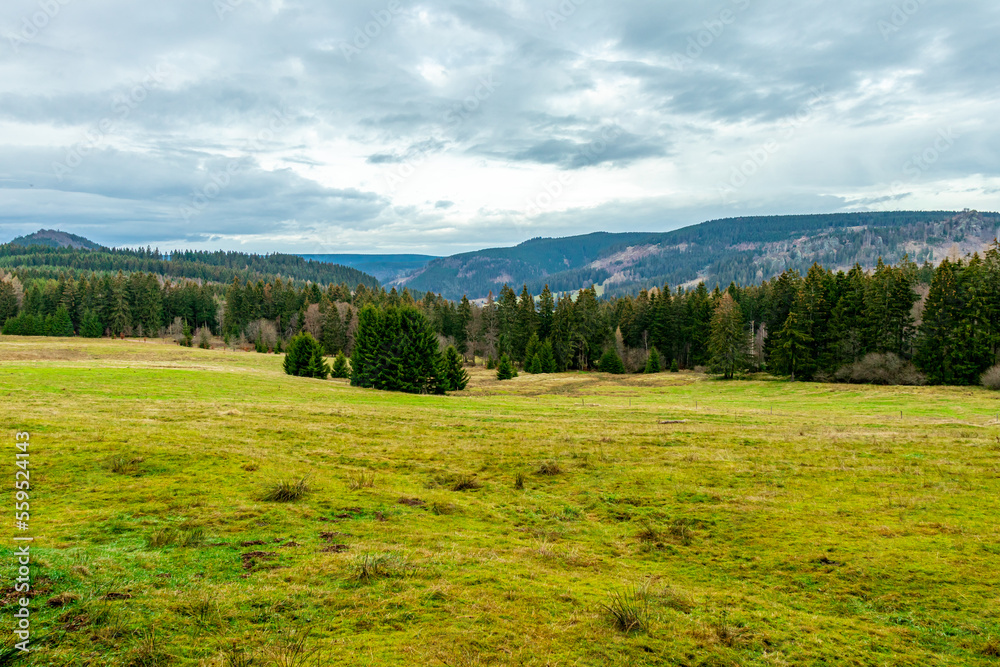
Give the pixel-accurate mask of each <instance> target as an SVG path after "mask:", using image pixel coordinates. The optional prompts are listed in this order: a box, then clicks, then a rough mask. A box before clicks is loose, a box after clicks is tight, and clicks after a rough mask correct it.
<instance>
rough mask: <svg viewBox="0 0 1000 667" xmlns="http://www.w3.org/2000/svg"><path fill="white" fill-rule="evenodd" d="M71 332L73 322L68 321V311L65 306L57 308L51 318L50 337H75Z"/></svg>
mask: <svg viewBox="0 0 1000 667" xmlns="http://www.w3.org/2000/svg"><path fill="white" fill-rule="evenodd" d="M75 333H76V332H75V331H73V320H71V319H70V316H69V311H68V310H66V307H65V306H59V308H58V309H57V310H56V312H55V315H53V316H52V330H51V331H50V332H49V335H50V336H59V337H64V338H65V337H68V336H73V335H75Z"/></svg>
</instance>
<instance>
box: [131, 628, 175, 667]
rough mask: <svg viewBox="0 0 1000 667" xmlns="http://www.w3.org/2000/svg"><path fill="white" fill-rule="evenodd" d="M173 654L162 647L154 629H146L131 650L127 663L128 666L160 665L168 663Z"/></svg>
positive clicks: (148, 666) (155, 666) (154, 666)
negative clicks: (169, 653)
mask: <svg viewBox="0 0 1000 667" xmlns="http://www.w3.org/2000/svg"><path fill="white" fill-rule="evenodd" d="M172 657H173V656H170V655H168V654H167V653H165V652H164V651H163V649H161V648H160V644H159V642H158V641H157V639H156V632H155V631H154V630H145V631H143V633H142V634H141V635H139V641H138V642H137V643H136V645H135V646H134V647H133V648H132V650H131V651H130V652H129V654H128V656H127V658H126V662H125V665H126V666H127V667H160V666H161V665H166V664H168V663H169V662H170V661H171V659H172Z"/></svg>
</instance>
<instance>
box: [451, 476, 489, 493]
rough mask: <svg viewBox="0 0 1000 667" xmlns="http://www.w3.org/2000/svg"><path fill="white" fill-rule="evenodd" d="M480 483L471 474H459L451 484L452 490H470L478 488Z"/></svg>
mask: <svg viewBox="0 0 1000 667" xmlns="http://www.w3.org/2000/svg"><path fill="white" fill-rule="evenodd" d="M481 486H482V484H481V483H480V482H479V480H477V479H476V478H475V477H473V476H472V475H459V476H458V477H456V478H455V481H454V482H452V484H451V490H452V491H471V490H474V489H478V488H479V487H481Z"/></svg>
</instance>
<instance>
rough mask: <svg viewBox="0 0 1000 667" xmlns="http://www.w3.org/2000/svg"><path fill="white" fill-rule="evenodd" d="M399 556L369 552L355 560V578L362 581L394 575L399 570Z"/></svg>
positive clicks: (366, 581)
mask: <svg viewBox="0 0 1000 667" xmlns="http://www.w3.org/2000/svg"><path fill="white" fill-rule="evenodd" d="M399 566H400V563H399V556H397V555H396V554H390V553H382V554H376V553H367V554H362V555H361V556H358V558H357V560H355V562H354V567H355V571H354V579H356V580H357V581H360V582H362V583H368V582H371V581H375V580H376V579H384V578H386V577H391V576H394V575H396V574H397V573H398V571H399Z"/></svg>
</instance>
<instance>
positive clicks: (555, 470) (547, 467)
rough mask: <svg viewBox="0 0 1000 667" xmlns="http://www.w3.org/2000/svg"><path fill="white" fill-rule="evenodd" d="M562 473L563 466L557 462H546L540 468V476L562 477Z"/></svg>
mask: <svg viewBox="0 0 1000 667" xmlns="http://www.w3.org/2000/svg"><path fill="white" fill-rule="evenodd" d="M562 472H563V469H562V466H560V465H559V463H558V462H557V461H544V462H543V463H542V464H541V465H540V466H538V474H539V475H561V474H562Z"/></svg>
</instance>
